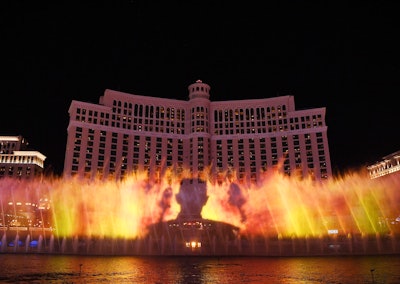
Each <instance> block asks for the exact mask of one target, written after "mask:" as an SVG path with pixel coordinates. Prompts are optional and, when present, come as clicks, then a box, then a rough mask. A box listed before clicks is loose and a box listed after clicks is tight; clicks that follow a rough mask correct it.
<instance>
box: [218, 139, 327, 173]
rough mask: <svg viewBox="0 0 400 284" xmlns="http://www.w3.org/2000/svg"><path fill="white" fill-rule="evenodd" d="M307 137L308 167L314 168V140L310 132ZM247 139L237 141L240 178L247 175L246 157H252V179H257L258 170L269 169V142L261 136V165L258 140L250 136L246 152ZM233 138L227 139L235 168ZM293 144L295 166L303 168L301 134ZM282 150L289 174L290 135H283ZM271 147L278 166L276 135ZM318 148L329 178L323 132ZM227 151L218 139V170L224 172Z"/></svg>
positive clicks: (229, 161) (231, 164) (231, 160)
mask: <svg viewBox="0 0 400 284" xmlns="http://www.w3.org/2000/svg"><path fill="white" fill-rule="evenodd" d="M304 138H305V145H306V147H305V149H306V157H307V167H308V168H309V169H313V168H314V159H313V149H312V141H311V136H310V135H309V134H304ZM244 142H245V141H244V140H243V139H239V140H238V142H237V149H238V151H239V152H238V153H237V154H238V157H239V164H238V167H237V168H238V171H239V179H243V178H245V175H246V168H245V161H244V157H245V156H246V157H249V158H250V172H251V179H252V180H256V172H257V170H258V169H259V168H261V169H263V170H264V171H265V170H267V168H268V162H267V150H266V147H267V144H266V140H265V138H260V139H259V152H257V153H259V154H260V159H259V163H260V165H259V166H257V165H256V160H257V159H256V155H257V153H256V151H255V148H256V143H255V142H256V141H255V139H253V138H250V139H248V140H247V143H248V149H249V152H248V153H245V152H244V148H245V147H244V144H245V143H244ZM233 143H234V142H233V140H231V139H229V140H227V150H228V151H227V154H228V155H227V160H228V164H229V167H231V168H235V164H234V153H233V149H235V148H236V147H234V145H233ZM257 144H258V143H257ZM293 145H294V153H295V154H294V155H295V157H294V158H295V166H296V169H301V168H302V160H301V154H300V146H299V145H300V140H299V135H293ZM281 146H282V152H283V153H284V154H285V156H284V162H283V164H284V172H285V173H286V174H288V175H290V173H291V168H290V157H289V149H288V137H287V136H283V137H282V142H281ZM269 147H270V153H272V156H271V157H272V166H276V165H277V164H278V163H279V159H280V157H278V147H277V139H276V137H271V143H270V144H269ZM317 148H318V158H319V163H320V169H321V174H322V176H323V178H327V168H326V159H325V151H324V144H323V139H322V133H320V132H319V133H317ZM224 153H225V151H223V146H222V140H217V152H216V156H217V158H216V160H217V167H216V168H217V171H220V172H222V171H223V162H222V157H224Z"/></svg>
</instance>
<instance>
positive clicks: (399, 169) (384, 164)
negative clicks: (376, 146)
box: [367, 151, 400, 179]
mask: <svg viewBox="0 0 400 284" xmlns="http://www.w3.org/2000/svg"><path fill="white" fill-rule="evenodd" d="M367 170H368V173H369V176H370V177H371V179H374V178H379V177H384V176H387V175H392V174H396V175H399V176H400V151H396V152H394V153H391V154H389V155H386V156H384V157H382V159H381V160H380V161H378V162H376V163H374V164H372V165H370V166H368V167H367Z"/></svg>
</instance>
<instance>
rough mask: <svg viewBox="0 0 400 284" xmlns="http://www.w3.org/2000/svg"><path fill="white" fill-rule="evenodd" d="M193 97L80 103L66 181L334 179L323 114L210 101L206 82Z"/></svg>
mask: <svg viewBox="0 0 400 284" xmlns="http://www.w3.org/2000/svg"><path fill="white" fill-rule="evenodd" d="M188 91H189V98H188V100H186V101H183V100H175V99H166V98H158V97H147V96H140V95H133V94H128V93H124V92H119V91H114V90H108V89H107V90H105V92H104V95H103V96H101V97H100V99H99V103H98V104H94V103H88V102H82V101H75V100H73V101H72V102H71V105H70V108H69V116H70V121H69V125H68V129H67V131H68V137H67V143H66V152H65V161H64V172H63V174H64V176H66V177H69V176H75V175H78V176H79V177H82V178H84V177H85V178H95V177H96V178H110V177H111V178H115V179H123V178H124V177H125V176H127V175H129V174H132V173H135V172H136V173H139V172H141V173H145V174H147V175H148V177H149V178H150V179H157V178H160V177H163V175H164V174H165V173H166V172H171V173H173V174H175V175H178V176H180V175H183V174H185V173H189V174H190V175H192V177H204V176H202V175H206V176H207V178H211V179H212V180H214V181H220V180H223V179H225V178H231V179H232V178H234V179H235V180H238V181H239V182H241V183H252V182H257V180H259V179H260V177H261V175H263V173H265V171H271V170H277V171H280V172H282V173H284V174H286V175H289V176H294V177H300V178H307V177H308V178H313V179H315V180H324V179H327V178H329V177H331V176H332V169H331V162H330V155H329V146H328V138H327V126H326V123H325V108H324V107H321V108H313V109H307V110H296V109H295V103H294V97H293V96H279V97H272V98H263V99H243V100H230V101H210V86H209V85H208V84H205V83H203V82H202V81H201V80H198V81H196V82H195V83H193V84H191V85H189V87H188Z"/></svg>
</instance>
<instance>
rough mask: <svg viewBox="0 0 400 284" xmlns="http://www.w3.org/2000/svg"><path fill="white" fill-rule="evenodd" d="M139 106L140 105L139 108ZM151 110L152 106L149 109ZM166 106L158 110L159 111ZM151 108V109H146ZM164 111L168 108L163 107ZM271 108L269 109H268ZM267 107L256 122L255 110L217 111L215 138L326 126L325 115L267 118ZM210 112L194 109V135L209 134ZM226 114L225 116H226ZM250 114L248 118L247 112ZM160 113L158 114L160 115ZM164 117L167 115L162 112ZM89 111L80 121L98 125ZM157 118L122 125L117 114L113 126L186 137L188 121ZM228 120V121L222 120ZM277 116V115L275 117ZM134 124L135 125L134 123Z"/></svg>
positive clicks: (103, 121) (129, 119) (128, 119)
mask: <svg viewBox="0 0 400 284" xmlns="http://www.w3.org/2000/svg"><path fill="white" fill-rule="evenodd" d="M135 106H137V105H135ZM146 107H151V108H152V106H146ZM158 108H162V107H156V109H158ZM146 109H147V108H146ZM162 109H163V110H164V108H162ZM267 109H269V107H268V108H267ZM167 110H168V111H167V113H175V111H171V110H173V108H167ZM263 110H264V108H256V113H257V114H260V116H259V115H257V119H254V109H253V108H250V109H246V110H245V111H244V110H243V109H240V110H236V111H235V115H234V114H233V113H234V111H233V110H229V111H228V110H225V111H222V110H215V114H214V119H215V123H214V134H215V135H232V134H250V133H267V132H268V133H272V132H277V131H289V130H298V129H308V128H313V127H320V126H323V120H322V115H320V114H318V115H312V116H302V117H300V118H299V117H294V118H290V119H289V124H288V119H287V118H282V115H279V116H278V117H279V118H278V119H272V120H270V119H268V120H267V121H266V120H265V119H264V118H265V115H264V111H263ZM206 111H207V110H206V109H205V108H203V107H197V108H196V109H193V110H192V123H191V131H192V133H194V132H208V117H207V112H206ZM177 112H178V113H181V112H182V113H184V111H183V110H181V109H179V110H178V111H177ZM223 112H224V116H222V114H223ZM244 112H245V113H246V116H244V115H243V113H244ZM156 113H157V112H156ZM161 113H162V114H163V113H164V112H161ZM85 114H86V110H85V109H81V108H78V109H77V116H76V118H75V119H76V120H77V121H82V122H86V121H87V122H88V123H94V124H97V122H98V120H97V118H95V117H96V116H97V114H98V113H97V111H92V110H89V111H88V114H89V115H88V116H86V115H85ZM101 117H105V119H100V121H99V122H100V125H106V126H108V125H109V120H108V119H109V114H107V113H106V114H105V113H103V112H101ZM157 117H158V116H157V115H156V119H153V118H151V117H145V118H142V117H134V118H133V120H132V117H130V116H129V117H127V116H123V119H122V122H121V121H120V120H121V119H120V116H118V115H115V114H113V115H112V120H111V126H112V127H118V128H121V127H122V128H123V129H132V130H135V131H151V132H158V133H176V134H185V122H184V120H178V121H176V120H174V116H171V115H168V116H167V118H169V120H166V119H165V118H164V116H160V118H157ZM179 117H181V118H184V115H179ZM223 117H224V119H222V118H223ZM273 117H274V116H273ZM283 117H286V112H284V113H283ZM86 119H87V120H86ZM132 122H133V123H132Z"/></svg>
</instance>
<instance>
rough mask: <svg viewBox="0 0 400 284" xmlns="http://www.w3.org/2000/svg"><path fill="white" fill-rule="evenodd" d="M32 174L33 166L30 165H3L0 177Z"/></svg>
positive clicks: (0, 168) (0, 169)
mask: <svg viewBox="0 0 400 284" xmlns="http://www.w3.org/2000/svg"><path fill="white" fill-rule="evenodd" d="M31 174H32V168H31V167H30V166H28V167H22V166H2V167H0V178H2V177H6V176H9V177H14V176H17V177H23V176H24V177H27V176H30V175H31Z"/></svg>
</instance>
